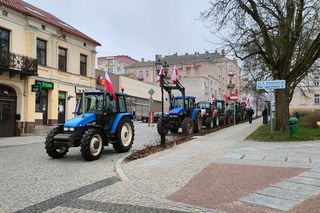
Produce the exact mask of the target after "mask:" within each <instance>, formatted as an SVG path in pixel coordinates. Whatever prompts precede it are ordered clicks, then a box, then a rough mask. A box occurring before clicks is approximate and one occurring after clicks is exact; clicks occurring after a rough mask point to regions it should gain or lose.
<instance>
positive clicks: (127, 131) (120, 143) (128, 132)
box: [113, 117, 134, 153]
mask: <svg viewBox="0 0 320 213" xmlns="http://www.w3.org/2000/svg"><path fill="white" fill-rule="evenodd" d="M116 138H117V142H116V143H114V144H113V149H114V150H115V151H116V152H120V153H121V152H128V151H129V150H130V148H131V146H132V144H133V140H134V127H133V123H132V121H131V120H130V118H128V117H124V118H122V119H121V121H120V122H119V124H118V127H117V131H116Z"/></svg>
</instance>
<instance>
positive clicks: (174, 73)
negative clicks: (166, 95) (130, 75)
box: [171, 65, 178, 84]
mask: <svg viewBox="0 0 320 213" xmlns="http://www.w3.org/2000/svg"><path fill="white" fill-rule="evenodd" d="M177 75H178V69H177V67H176V65H174V66H173V69H172V75H171V80H172V83H174V84H175V83H177Z"/></svg>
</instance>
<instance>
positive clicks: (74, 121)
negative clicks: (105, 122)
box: [64, 112, 96, 127]
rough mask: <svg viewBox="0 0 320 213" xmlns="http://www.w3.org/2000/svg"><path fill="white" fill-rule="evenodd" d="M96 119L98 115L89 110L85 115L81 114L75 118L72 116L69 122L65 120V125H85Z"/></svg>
mask: <svg viewBox="0 0 320 213" xmlns="http://www.w3.org/2000/svg"><path fill="white" fill-rule="evenodd" d="M93 121H96V115H95V113H93V112H88V113H85V114H84V117H83V116H82V114H81V115H78V116H76V117H74V118H71V119H70V120H68V121H67V122H65V124H64V127H79V126H85V125H86V124H87V123H90V122H93Z"/></svg>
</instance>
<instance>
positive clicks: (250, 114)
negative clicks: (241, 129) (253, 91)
mask: <svg viewBox="0 0 320 213" xmlns="http://www.w3.org/2000/svg"><path fill="white" fill-rule="evenodd" d="M253 114H254V111H253V109H252V107H250V109H249V110H248V112H247V115H248V120H249V124H251V123H252V116H253Z"/></svg>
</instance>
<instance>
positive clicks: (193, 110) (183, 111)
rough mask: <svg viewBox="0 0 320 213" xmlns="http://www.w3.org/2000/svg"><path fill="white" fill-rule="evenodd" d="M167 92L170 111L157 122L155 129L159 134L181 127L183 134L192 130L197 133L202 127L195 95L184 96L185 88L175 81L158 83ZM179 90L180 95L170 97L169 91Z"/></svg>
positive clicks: (173, 131)
mask: <svg viewBox="0 0 320 213" xmlns="http://www.w3.org/2000/svg"><path fill="white" fill-rule="evenodd" d="M160 86H161V87H162V88H163V89H165V90H166V91H167V92H168V94H169V100H170V111H169V113H167V114H166V116H164V117H163V118H160V119H159V120H158V123H157V131H158V133H159V134H160V135H161V134H164V135H166V134H168V132H169V130H170V132H172V133H176V132H178V130H179V128H182V133H183V134H184V135H190V134H192V133H193V132H194V133H198V132H200V131H201V128H202V116H201V111H200V110H199V109H198V108H197V106H196V101H195V97H193V96H185V88H184V87H183V86H182V85H181V84H180V82H179V81H176V84H175V85H169V84H167V83H166V82H164V83H163V84H160ZM172 90H179V91H180V92H181V94H182V95H181V96H176V97H172V94H171V91H172Z"/></svg>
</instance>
